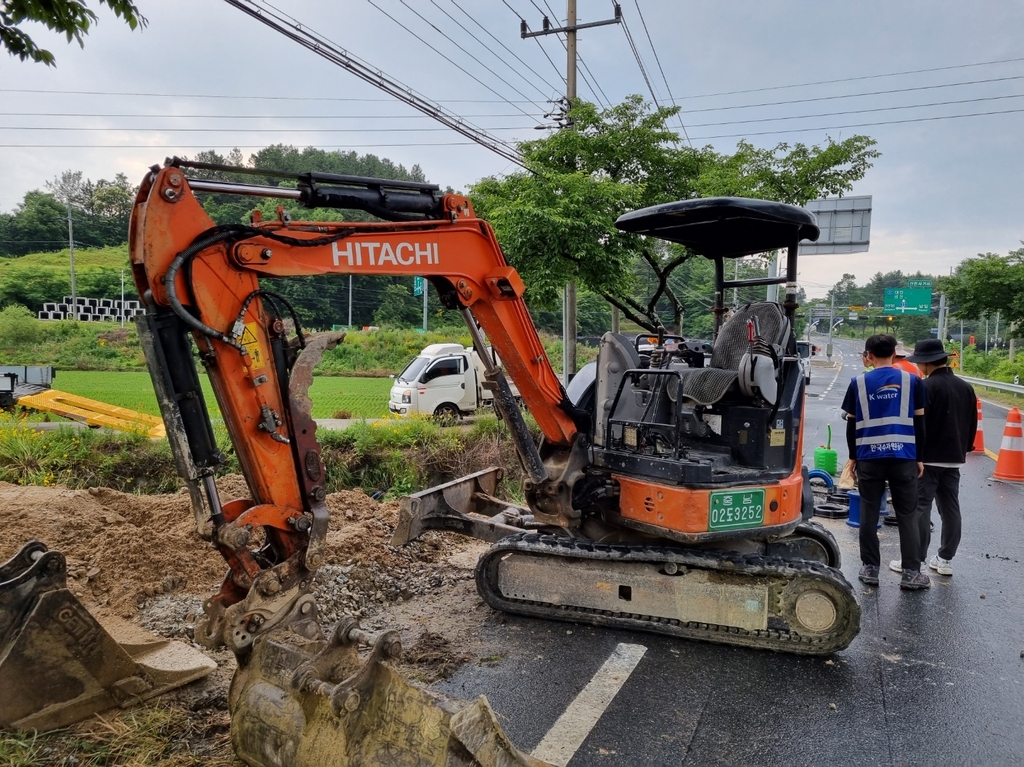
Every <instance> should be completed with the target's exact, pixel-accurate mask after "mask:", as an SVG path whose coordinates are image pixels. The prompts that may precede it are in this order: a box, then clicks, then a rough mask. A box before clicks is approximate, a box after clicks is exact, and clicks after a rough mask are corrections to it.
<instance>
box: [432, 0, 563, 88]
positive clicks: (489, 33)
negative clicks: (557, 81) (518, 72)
mask: <svg viewBox="0 0 1024 767" xmlns="http://www.w3.org/2000/svg"><path fill="white" fill-rule="evenodd" d="M430 1H431V2H432V3H434V5H435V6H436V5H437V3H436V2H434V0H430ZM448 1H449V2H450V3H451V4H452V5H453V6H455V7H456V8H458V9H459V10H460V11H462V13H463V14H465V15H466V17H467V18H468V19H469V20H470V21H472V22H473V23H474V24H476V25H477V26H478V27H480V29H482V30H483V31H484V33H486V34H487V36H488V37H490V38H491V39H492V40H494V42H496V43H497V44H498V45H500V46H501V47H502V48H504V49H505V50H506V51H508V52H509V54H511V55H512V57H513V58H514V59H515V60H516V61H518V62H519V63H520V64H522V65H523V66H524V67H526V68H527V69H528V70H529V71H530V72H532V73H533V74H534V75H535V76H536V77H537V79H538V80H540V81H541V82H542V83H544V84H545V85H546V86H548V87H549V88H551V89H552V91H554V92H555V93H561V92H562V89H561V88H559V87H556V86H554V85H552V84H551V83H550V82H548V81H547V80H546V79H545V78H544V76H543V75H542V74H540V73H539V72H538V71H537V70H536V69H534V68H533V67H531V66H530V65H529V64H527V63H526V62H525V61H523V60H522V59H521V58H519V56H517V55H516V54H515V52H514V51H513V50H512V49H511V48H509V47H508V46H507V45H505V43H503V42H501V40H499V39H498V38H497V37H495V36H494V35H493V34H491V32H490V30H488V29H487V28H486V27H485V26H484V25H483V24H481V23H480V22H479V21H477V20H476V19H475V18H473V16H472V15H470V13H469V11H467V10H466V9H465V8H463V7H462V6H461V5H459V4H458V3H457V2H455V0H448ZM505 5H506V6H507V7H509V8H511V7H512V6H510V5H509V4H508V3H505ZM467 31H468V30H467ZM538 90H539V89H538Z"/></svg>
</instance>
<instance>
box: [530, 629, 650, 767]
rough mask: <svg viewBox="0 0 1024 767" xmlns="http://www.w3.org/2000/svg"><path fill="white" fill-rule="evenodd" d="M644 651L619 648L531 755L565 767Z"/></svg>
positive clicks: (637, 647)
mask: <svg viewBox="0 0 1024 767" xmlns="http://www.w3.org/2000/svg"><path fill="white" fill-rule="evenodd" d="M646 652H647V648H646V647H644V646H643V645H639V644H620V645H618V646H617V647H616V648H615V650H614V651H613V652H612V654H611V656H609V658H608V660H606V661H605V662H604V665H603V666H601V668H599V669H598V670H597V673H596V674H594V677H593V679H591V680H590V682H588V683H587V686H586V687H584V688H583V689H582V690H580V694H579V695H577V696H576V699H575V700H574V701H573V702H572V703H570V704H569V707H568V708H567V709H566V710H565V713H563V714H562V715H561V716H560V717H558V721H557V722H555V723H554V724H553V725H552V726H551V729H550V730H548V734H547V735H545V736H544V739H543V740H542V741H541V742H540V744H539V745H538V746H537V748H535V749H534V750H533V756H534V757H535V758H537V759H541V760H543V761H545V762H549V763H551V764H552V765H554V767H565V766H566V765H567V764H568V763H569V760H570V759H572V757H573V755H574V754H575V753H576V751H577V750H579V747H580V746H582V745H583V741H585V740H586V739H587V735H589V734H590V731H591V730H592V729H594V725H596V724H597V721H598V720H599V719H600V718H601V716H602V715H603V714H604V712H605V709H606V708H608V706H609V705H610V704H611V702H612V700H613V699H614V698H615V696H616V694H618V692H619V690H620V689H621V688H622V685H624V684H625V683H626V680H627V679H629V675H630V674H632V673H633V669H635V668H636V666H637V664H638V663H639V662H640V659H641V658H643V657H644V653H646Z"/></svg>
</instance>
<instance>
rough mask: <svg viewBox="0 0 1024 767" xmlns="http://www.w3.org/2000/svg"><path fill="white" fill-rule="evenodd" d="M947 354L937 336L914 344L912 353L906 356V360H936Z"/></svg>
mask: <svg viewBox="0 0 1024 767" xmlns="http://www.w3.org/2000/svg"><path fill="white" fill-rule="evenodd" d="M948 356H949V352H947V351H946V349H945V347H943V345H942V341H940V340H939V339H938V338H926V339H925V340H924V341H918V342H917V343H916V344H914V353H913V354H911V355H910V356H909V357H907V362H938V361H939V360H944V359H946V357H948Z"/></svg>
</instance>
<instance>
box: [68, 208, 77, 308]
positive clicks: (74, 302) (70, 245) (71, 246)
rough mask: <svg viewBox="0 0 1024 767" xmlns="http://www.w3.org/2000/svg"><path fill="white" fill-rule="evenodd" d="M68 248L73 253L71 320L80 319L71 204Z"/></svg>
mask: <svg viewBox="0 0 1024 767" xmlns="http://www.w3.org/2000/svg"><path fill="white" fill-rule="evenodd" d="M68 248H69V249H70V251H71V319H73V320H77V319H78V291H77V290H76V289H75V229H74V225H73V224H72V223H71V203H70V202H69V203H68Z"/></svg>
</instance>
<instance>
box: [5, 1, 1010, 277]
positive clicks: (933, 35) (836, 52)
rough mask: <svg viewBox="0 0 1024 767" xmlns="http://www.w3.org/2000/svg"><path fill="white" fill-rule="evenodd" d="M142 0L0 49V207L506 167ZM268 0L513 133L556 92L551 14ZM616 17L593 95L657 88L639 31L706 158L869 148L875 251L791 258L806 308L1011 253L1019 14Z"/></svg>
mask: <svg viewBox="0 0 1024 767" xmlns="http://www.w3.org/2000/svg"><path fill="white" fill-rule="evenodd" d="M549 3H550V6H549ZM138 4H139V7H140V8H141V10H142V12H143V14H144V15H145V16H146V17H147V18H148V21H149V23H148V26H147V27H146V28H145V29H144V30H142V31H135V32H132V31H130V30H129V28H128V27H127V26H126V25H124V24H123V23H121V22H120V21H118V20H117V19H116V18H115V17H114V16H113V15H112V14H110V13H109V12H108V11H107V10H106V9H97V13H98V15H99V23H98V24H97V25H96V26H95V27H94V28H93V30H92V31H91V33H90V34H89V36H88V37H87V38H86V41H85V48H84V49H79V48H78V46H77V45H74V44H72V45H68V44H66V43H65V42H64V40H63V39H62V38H59V37H56V36H53V35H50V34H48V33H46V32H45V30H41V29H36V28H31V29H30V28H28V27H26V29H27V31H30V32H32V33H33V34H34V36H35V37H36V39H37V42H40V43H43V44H44V45H45V47H47V48H49V49H50V50H51V51H53V53H54V54H55V55H56V57H57V66H56V67H45V66H43V65H40V64H27V63H21V62H19V61H18V60H17V59H15V58H14V57H11V56H8V55H6V54H0V182H2V183H0V210H2V211H10V210H12V209H13V208H14V206H15V205H17V204H18V203H19V202H20V201H21V199H22V198H23V196H24V194H25V192H27V191H29V190H32V189H36V188H42V187H43V185H44V182H45V181H47V180H50V179H52V178H54V177H55V176H57V175H59V174H60V173H61V172H62V171H64V170H68V169H71V170H81V171H83V173H84V174H85V176H86V177H88V178H91V179H93V180H94V181H95V180H98V179H101V178H106V179H109V178H112V177H113V176H114V174H116V173H118V172H123V173H125V174H126V175H127V176H128V177H129V179H131V180H132V181H133V183H138V182H139V181H140V180H141V179H142V177H143V175H144V173H145V170H146V168H147V167H148V166H150V165H152V164H154V163H161V162H162V161H163V159H164V158H165V157H166V156H168V155H173V154H179V155H194V154H195V153H196V152H198V151H200V150H202V149H206V148H214V149H217V150H218V151H221V152H223V153H225V154H226V153H227V151H229V150H230V148H231V147H235V146H237V147H240V148H241V149H242V150H243V152H245V153H246V156H248V153H249V152H252V151H255V150H256V149H258V148H260V147H262V146H266V145H268V144H272V143H286V144H292V145H295V146H298V147H302V146H307V145H314V146H320V147H324V148H338V149H353V150H355V151H358V152H360V153H373V154H377V155H379V156H381V157H387V158H389V159H391V160H392V161H394V162H396V163H401V164H403V165H405V166H406V167H411V166H412V165H414V164H419V165H420V166H421V167H422V169H423V171H424V173H425V174H426V176H427V178H428V179H429V180H430V181H432V182H435V183H438V184H440V185H442V186H446V185H451V186H452V187H454V188H456V189H463V190H464V189H465V188H466V187H467V186H468V185H469V184H472V183H474V182H475V181H476V180H478V179H479V178H481V177H483V176H487V175H494V174H502V173H507V172H511V171H513V170H515V166H514V165H512V164H511V163H509V162H508V160H506V159H503V158H502V157H500V156H498V155H497V154H495V153H493V152H491V151H490V150H488V149H485V148H482V147H480V146H478V145H476V144H473V143H471V142H469V141H468V139H465V138H463V137H462V136H460V135H458V134H456V133H454V132H453V131H451V130H448V129H442V128H441V126H440V125H438V124H437V123H435V122H433V121H432V120H430V119H429V118H427V117H423V116H421V115H420V113H419V112H417V111H416V110H414V109H413V108H411V107H409V106H406V105H404V104H401V103H398V102H396V101H395V100H394V99H392V98H391V97H388V96H386V95H385V94H383V93H381V92H380V91H379V90H377V89H375V88H374V87H372V86H370V85H369V84H366V83H364V82H363V81H361V80H359V79H358V78H357V77H355V76H354V75H352V74H350V73H348V72H346V71H344V70H343V69H341V68H339V67H337V66H336V65H334V64H331V63H329V62H327V61H325V60H323V59H322V58H320V57H319V56H317V55H316V54H314V53H312V52H310V51H308V50H306V49H304V48H302V47H300V46H299V45H298V44H296V43H295V42H293V41H291V40H289V39H287V38H285V37H284V36H282V35H280V34H279V33H277V32H274V31H273V30H271V29H268V28H267V27H265V26H264V25H263V24H261V23H259V22H258V21H256V20H254V19H252V18H250V17H249V16H247V15H245V14H244V13H242V12H241V11H239V10H237V9H235V8H233V7H231V6H230V5H228V3H226V2H216V1H215V0H174V1H173V2H172V1H171V0H138ZM578 5H579V21H580V23H585V22H590V21H598V20H602V19H606V18H610V17H611V16H612V13H613V8H612V4H611V3H610V2H608V1H607V0H578ZM90 6H91V7H95V6H96V3H95V2H93V3H90ZM277 7H278V8H280V9H281V10H283V11H285V12H287V13H288V14H290V15H291V16H292V17H294V19H296V20H298V21H299V22H302V24H304V25H305V26H306V27H308V28H310V29H313V30H315V31H316V32H318V33H319V34H321V35H322V36H324V37H326V38H328V39H330V40H331V41H333V42H334V43H335V44H336V45H337V46H339V47H341V48H344V49H345V50H347V51H349V52H350V53H351V54H354V55H355V56H357V57H359V58H360V59H362V60H363V61H364V62H366V63H367V64H369V65H371V66H372V67H373V68H375V69H378V70H380V71H381V72H383V73H385V74H386V75H388V76H389V77H391V78H392V79H394V80H397V81H399V82H400V83H402V84H404V85H406V86H408V87H409V88H412V89H413V90H414V91H415V92H416V93H418V94H420V95H421V96H422V97H424V98H425V99H427V100H429V101H432V102H435V103H439V104H441V105H442V106H444V107H445V108H446V109H447V110H449V111H450V112H453V113H456V114H458V115H461V116H464V117H465V118H466V120H467V121H468V122H470V123H473V124H474V125H476V126H478V127H480V128H484V129H486V130H488V131H489V132H490V133H491V134H492V135H494V136H497V137H498V138H500V139H502V140H504V141H514V140H516V139H523V138H536V137H538V136H540V135H542V134H541V133H540V131H538V130H535V129H534V126H536V125H538V124H546V121H545V120H544V118H543V113H544V112H545V111H546V110H547V109H548V106H547V104H546V103H545V102H546V100H547V99H554V98H557V97H558V96H559V95H561V94H562V93H563V89H564V71H565V52H564V49H563V47H562V45H561V44H560V43H559V40H558V38H557V37H556V36H553V35H552V36H548V37H545V38H540V39H539V40H540V42H539V43H538V41H537V40H533V39H528V40H523V39H521V38H520V36H519V18H520V17H522V18H524V19H525V20H526V21H527V22H528V23H529V25H530V28H531V29H540V27H541V20H542V13H543V12H548V13H549V15H550V16H551V21H552V25H553V26H554V25H561V24H562V23H563V22H564V14H565V4H564V0H547V2H545V0H489V1H488V2H480V1H478V2H473V3H460V4H458V5H457V4H456V3H455V2H453V1H452V0H404V2H403V1H402V0H347V1H346V2H344V3H339V2H331V3H327V2H322V0H321V2H315V1H314V0H302V1H300V0H278V3H277ZM549 7H550V8H551V9H552V10H551V11H548V8H549ZM622 12H623V17H624V19H625V22H626V24H625V26H605V27H598V28H594V29H589V30H584V31H583V32H581V33H580V41H579V51H580V55H581V56H582V64H583V66H582V67H581V79H580V82H579V94H580V96H581V97H582V98H586V99H588V100H591V101H596V102H598V103H601V104H609V103H617V102H619V101H621V100H622V99H623V98H624V97H625V96H627V95H628V94H632V93H641V94H643V95H645V96H647V97H648V98H650V97H651V93H650V89H649V86H648V84H647V82H645V78H644V75H643V73H642V71H641V68H640V66H639V65H638V63H637V61H636V58H635V56H634V54H633V52H632V50H631V46H630V44H629V40H628V38H627V31H628V34H629V35H630V36H631V37H632V40H633V42H634V43H635V46H636V49H637V50H638V51H639V54H640V57H641V60H642V61H643V64H644V67H645V69H646V74H647V79H648V80H649V82H650V87H653V89H654V92H655V94H656V96H657V98H658V99H659V101H660V102H661V103H663V104H670V103H672V101H673V98H674V100H675V102H676V103H678V104H679V105H680V106H682V108H683V112H682V114H681V120H682V124H683V125H685V126H686V132H687V134H688V136H689V139H690V140H691V141H692V143H693V144H694V145H695V146H702V145H705V144H710V145H712V146H713V147H714V148H715V149H716V150H717V151H719V152H723V153H727V152H731V151H734V148H735V144H736V141H737V140H738V137H740V136H743V137H746V138H747V139H748V140H749V141H751V142H752V143H753V144H755V145H757V146H767V147H770V146H774V145H775V144H777V143H780V142H788V143H790V144H792V143H795V142H803V143H806V144H816V143H822V142H823V141H824V140H825V139H826V137H827V136H832V137H833V138H836V139H842V138H846V137H849V136H850V135H853V134H855V133H863V134H867V135H869V136H871V137H873V138H875V139H876V140H877V141H878V146H877V149H878V150H879V151H881V152H882V157H881V158H880V159H878V160H877V161H876V162H875V165H874V167H873V168H872V169H871V170H869V172H868V174H867V176H866V178H865V179H864V180H863V181H861V182H860V183H858V184H857V186H856V188H855V189H854V190H853V192H852V194H861V195H872V196H873V205H874V212H873V221H872V232H871V248H870V252H868V253H859V254H853V255H837V256H814V257H806V258H804V259H803V260H802V261H801V266H800V281H801V284H802V285H803V286H804V288H805V289H806V291H807V293H808V294H809V295H811V296H816V295H822V294H824V292H825V291H826V290H827V289H828V287H829V286H830V285H831V284H832V283H834V282H835V281H836V280H838V279H839V278H840V277H841V276H842V274H843V273H844V272H850V273H853V274H855V275H856V277H857V279H858V281H859V282H862V283H863V282H864V281H866V280H867V279H868V278H870V276H871V275H872V274H874V273H875V272H876V271H889V270H891V269H902V270H903V271H905V272H912V271H915V270H917V269H921V270H923V271H925V272H931V273H948V271H949V269H950V267H952V266H955V265H956V264H957V263H959V262H960V261H961V260H963V259H964V258H967V257H970V256H973V255H975V254H977V253H980V252H981V253H983V252H995V253H1001V254H1005V253H1006V252H1007V251H1009V250H1011V249H1015V248H1018V247H1020V241H1021V240H1022V239H1024V221H1021V211H1022V205H1021V200H1022V193H1021V191H1020V188H1021V180H1022V179H1024V149H1022V141H1021V136H1022V135H1024V131H1022V129H1024V46H1022V45H1021V43H1020V41H1021V40H1022V39H1024V4H1022V3H1020V2H1007V0H1003V1H1002V2H994V1H991V0H974V2H970V3H965V2H962V0H959V1H957V2H954V1H953V0H918V1H917V2H903V1H901V0H897V1H896V2H893V0H886V1H885V2H881V1H878V0H862V1H861V2H858V3H837V2H821V1H820V0H816V1H815V2H809V1H808V2H802V1H799V0H776V1H775V2H772V3H764V2H753V1H752V0H751V1H742V2H740V1H736V0H733V1H730V0H723V1H720V2H709V1H708V0H690V1H689V2H681V0H639V8H638V7H637V4H636V0H624V2H622ZM417 14H419V15H417ZM421 17H422V18H421ZM403 27H404V28H403ZM442 33H443V34H442ZM445 35H446V36H447V38H450V39H447V38H446V37H445ZM652 42H653V47H652ZM431 46H432V47H431ZM435 49H436V50H435ZM513 54H514V55H515V56H517V57H519V59H521V60H522V61H521V62H520V61H517V60H516V59H515V58H513ZM499 57H500V58H499ZM549 58H550V60H549ZM509 64H511V65H512V66H511V67H510V66H509ZM512 67H514V69H515V71H513V68H512ZM488 69H490V70H493V72H492V71H488ZM922 70H931V71H922ZM783 102H789V103H783ZM954 102H956V103H954ZM978 113H998V114H985V115H978ZM956 115H960V116H962V117H956V118H951V116H956ZM965 115H975V116H965ZM243 117H245V118H248V119H243ZM774 118H779V119H774ZM932 118H941V119H932ZM738 121H749V122H738ZM883 123H884V124H883ZM83 129H86V130H83ZM257 131H260V132H257ZM787 131H788V132H787ZM797 131H798V132H797ZM312 170H315V169H312Z"/></svg>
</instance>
